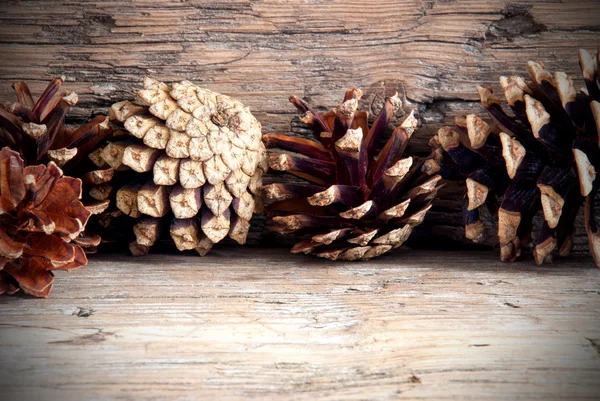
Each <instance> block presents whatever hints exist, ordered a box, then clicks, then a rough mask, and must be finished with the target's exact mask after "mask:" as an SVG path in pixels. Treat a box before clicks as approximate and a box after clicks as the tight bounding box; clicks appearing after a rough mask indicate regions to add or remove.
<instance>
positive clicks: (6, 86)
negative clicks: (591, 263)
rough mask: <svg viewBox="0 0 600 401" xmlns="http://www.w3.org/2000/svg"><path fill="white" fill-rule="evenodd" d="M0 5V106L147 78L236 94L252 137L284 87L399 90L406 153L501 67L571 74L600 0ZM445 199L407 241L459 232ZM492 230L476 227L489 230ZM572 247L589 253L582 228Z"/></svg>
mask: <svg viewBox="0 0 600 401" xmlns="http://www.w3.org/2000/svg"><path fill="white" fill-rule="evenodd" d="M2 5H3V7H2V12H1V13H0V54H1V57H0V101H9V100H12V96H13V95H12V90H11V88H10V85H11V83H12V82H14V81H16V80H22V79H24V80H27V81H28V82H30V83H32V84H33V85H32V86H33V87H34V89H35V90H36V91H37V92H39V91H41V90H42V88H43V86H44V85H45V83H46V81H47V80H48V79H49V78H51V77H52V76H54V75H65V76H66V77H67V79H68V80H69V81H70V82H69V85H68V87H69V88H71V89H72V90H75V91H76V92H78V93H79V94H80V95H81V97H80V99H81V101H80V103H79V105H78V106H77V108H76V110H75V113H74V114H73V116H74V117H75V118H78V119H83V118H86V117H88V116H90V115H91V114H93V113H105V112H106V109H107V107H108V106H109V105H110V104H112V103H113V102H116V101H119V100H123V99H128V98H131V95H132V93H133V92H134V91H135V90H136V89H137V88H139V86H140V83H141V79H142V78H143V77H144V76H145V75H150V76H152V77H155V78H158V79H161V80H164V81H169V82H170V81H178V80H182V79H189V80H193V81H195V82H197V83H199V84H200V85H203V86H206V87H208V88H210V89H212V90H215V91H219V92H223V93H226V94H230V95H233V96H235V97H237V98H239V99H240V100H241V101H242V102H243V103H245V104H246V105H248V106H250V108H251V110H252V111H253V113H254V114H255V115H256V116H257V117H258V119H259V120H260V121H261V123H262V124H263V127H264V132H266V133H287V132H289V131H290V129H291V126H292V125H294V124H292V121H293V119H294V118H295V117H296V112H295V109H294V108H293V107H292V106H291V105H290V104H289V103H288V100H287V99H288V96H289V95H291V94H294V95H297V96H300V97H303V98H305V99H307V100H309V101H310V102H311V103H312V104H313V105H315V106H318V107H319V108H323V109H325V108H329V107H332V106H334V105H336V104H338V102H339V101H340V100H341V97H342V96H343V93H344V90H345V89H347V88H351V87H353V86H358V87H361V88H362V89H363V90H364V91H365V94H366V96H365V98H364V101H363V107H364V108H365V109H368V110H370V111H372V112H377V111H378V110H379V107H380V106H381V104H382V101H383V99H384V97H385V96H388V95H391V94H392V93H393V92H394V91H398V92H400V95H401V98H402V99H403V100H404V109H405V111H408V110H410V109H416V110H417V111H418V117H419V119H420V121H421V122H422V127H421V128H420V130H419V131H418V133H417V134H416V136H415V137H414V138H413V140H412V142H411V145H410V147H409V149H408V151H409V152H411V153H413V154H426V153H427V152H428V147H427V142H428V140H429V138H430V137H431V135H432V134H433V133H434V132H435V131H436V130H437V129H438V128H439V127H440V126H441V125H442V124H450V123H451V122H452V120H453V118H454V116H455V115H460V114H465V113H472V112H476V113H481V109H480V107H479V105H478V104H477V102H476V101H477V99H478V98H477V94H476V91H475V86H476V85H478V84H483V85H492V86H494V87H496V88H498V85H497V80H498V77H499V76H500V75H501V74H505V75H506V74H526V62H527V61H528V60H540V61H544V62H545V65H546V67H547V68H548V69H549V70H552V71H553V70H564V71H565V72H567V73H569V74H571V75H572V76H573V77H576V78H578V77H579V76H580V71H579V67H578V63H577V49H578V48H580V47H583V48H586V49H587V50H590V51H595V50H596V46H597V44H598V43H599V42H600V23H599V21H600V2H598V0H584V1H579V0H576V1H575V0H563V1H560V0H539V1H499V0H485V1H482V0H396V1H376V2H375V1H372V2H371V1H364V0H361V1H337V0H334V1H331V0H327V1H318V0H310V1H280V0H278V1H274V0H267V1H243V0H240V1H236V0H233V1H231V0H221V1H197V0H129V1H71V0H37V1H36V0H31V1H3V2H2ZM400 114H401V113H400ZM398 117H400V116H398ZM297 125H298V124H296V126H297ZM268 180H269V179H267V181H268ZM457 193H458V192H457V187H456V186H454V185H450V186H449V188H448V189H447V190H446V191H444V192H442V193H441V195H440V200H439V201H438V202H437V204H436V206H435V208H434V209H433V210H432V212H430V214H429V216H428V218H429V219H428V220H427V222H426V224H425V225H424V228H423V229H422V230H421V231H420V232H417V234H416V235H415V236H414V237H413V238H415V237H418V236H419V234H420V236H421V238H422V237H423V236H425V237H427V236H428V235H430V234H431V233H433V234H435V235H438V236H442V237H449V238H461V237H462V231H463V230H462V228H461V225H462V221H461V217H460V214H459V209H460V208H459V202H457V200H458V199H460V198H461V195H460V194H458V195H457ZM263 227H264V223H263V222H262V221H260V219H259V221H258V223H257V224H255V226H254V233H253V234H252V235H251V240H252V241H251V242H252V243H256V242H257V240H262V242H263V243H264V242H266V241H268V242H273V241H271V239H272V238H271V237H270V236H268V235H264V231H263ZM494 231H495V230H494V228H493V226H489V227H488V232H489V234H490V238H495V235H494ZM582 234H583V233H582ZM576 248H577V249H586V248H587V244H586V239H585V236H583V235H582V236H579V237H577V240H576Z"/></svg>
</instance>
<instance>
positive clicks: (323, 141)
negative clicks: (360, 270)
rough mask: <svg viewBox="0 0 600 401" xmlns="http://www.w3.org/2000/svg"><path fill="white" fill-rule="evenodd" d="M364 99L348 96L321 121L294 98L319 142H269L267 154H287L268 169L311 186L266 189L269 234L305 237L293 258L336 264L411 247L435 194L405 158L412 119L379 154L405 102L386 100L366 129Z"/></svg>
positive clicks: (272, 138) (274, 138)
mask: <svg viewBox="0 0 600 401" xmlns="http://www.w3.org/2000/svg"><path fill="white" fill-rule="evenodd" d="M361 95H362V92H361V91H360V90H359V89H356V88H355V89H352V90H349V91H347V92H346V95H345V97H344V101H343V103H342V104H341V105H339V106H338V107H337V108H335V109H332V110H330V111H328V112H326V113H323V114H319V113H318V112H317V111H315V110H314V109H312V108H311V107H310V106H309V105H308V104H307V103H305V102H304V101H302V100H300V99H298V98H296V97H291V98H290V102H292V104H294V106H296V108H297V109H298V110H299V111H300V112H302V113H304V116H303V117H302V118H301V120H302V122H304V123H305V124H307V125H308V126H309V127H310V128H311V129H312V131H313V133H314V136H315V138H316V141H314V140H309V139H304V138H295V137H290V136H286V135H265V136H264V141H265V143H266V144H267V147H269V148H277V149H279V150H281V151H283V152H282V153H279V154H276V155H272V156H270V157H269V166H270V167H271V169H273V170H276V171H283V172H287V173H291V174H293V175H295V176H297V177H299V178H302V179H304V180H306V181H307V182H306V183H302V184H280V183H276V184H271V185H267V186H265V187H264V188H263V190H264V194H265V197H266V199H268V200H271V201H274V202H273V203H271V204H270V205H268V207H267V210H268V212H269V214H270V215H271V216H273V225H272V226H271V227H270V229H271V230H273V231H275V232H277V233H280V234H284V235H285V234H292V233H294V234H299V235H301V236H303V237H305V238H306V237H308V239H306V240H304V241H301V242H298V243H297V244H296V245H295V246H294V247H293V248H292V252H293V253H300V252H302V253H306V254H309V253H312V254H315V255H317V256H319V257H324V258H329V259H332V260H336V259H339V260H357V259H370V258H373V257H375V256H379V255H381V254H384V253H386V252H388V251H390V250H392V249H394V248H398V247H400V246H401V245H402V244H403V243H404V242H405V241H406V240H407V238H408V237H409V236H410V234H411V232H412V230H413V228H414V227H415V226H417V225H418V224H420V223H421V222H422V221H423V219H424V217H425V214H426V213H427V211H428V210H429V208H430V207H431V200H432V199H433V198H434V197H435V196H436V194H437V190H438V188H439V186H438V182H439V180H440V177H439V176H435V177H428V176H427V175H425V174H422V173H421V172H420V169H419V163H417V162H416V159H415V158H412V157H405V158H402V154H403V152H404V150H405V148H406V145H407V144H408V141H409V140H410V138H411V136H412V134H413V132H414V131H415V129H416V127H417V120H416V119H415V118H414V115H413V113H411V114H410V115H409V116H408V118H406V120H405V121H404V122H403V123H402V124H401V125H400V126H399V127H397V128H396V129H394V130H393V132H392V133H391V135H390V137H389V139H388V140H387V142H385V145H384V146H383V148H382V149H381V150H380V151H379V150H378V146H380V145H381V142H382V139H383V136H384V133H385V131H386V128H387V125H388V122H389V119H390V118H391V117H392V116H393V115H394V110H395V109H398V108H399V107H400V106H401V101H400V99H399V98H398V96H397V94H396V95H394V96H392V97H390V98H388V99H387V100H386V102H385V105H384V107H383V109H382V110H381V112H380V113H379V115H378V116H377V118H376V119H375V121H374V123H373V125H372V126H371V128H369V124H368V113H367V112H366V111H361V110H358V102H359V100H360V98H361ZM285 151H289V152H293V153H286V152H285Z"/></svg>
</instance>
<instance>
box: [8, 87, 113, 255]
mask: <svg viewBox="0 0 600 401" xmlns="http://www.w3.org/2000/svg"><path fill="white" fill-rule="evenodd" d="M63 83H64V78H60V77H55V78H53V79H52V80H51V81H50V83H49V84H48V86H47V87H46V89H45V90H44V92H43V93H42V94H41V95H40V97H39V98H38V100H37V101H34V100H33V97H32V95H31V92H30V90H29V87H28V86H27V84H26V83H25V82H17V83H15V84H14V85H13V88H14V90H15V93H16V96H17V102H16V103H13V104H10V105H7V106H5V107H3V106H0V143H2V145H4V146H8V147H10V148H11V149H13V150H15V151H17V152H18V153H20V154H21V157H22V158H23V159H24V162H25V165H27V166H30V165H37V164H40V163H41V164H47V163H49V162H54V163H55V164H56V165H57V166H58V167H60V168H61V170H62V171H64V173H65V174H66V175H69V176H72V177H76V178H81V180H82V181H83V186H84V189H83V198H84V199H83V201H84V204H85V206H86V207H87V208H88V209H89V211H90V212H92V213H93V214H94V215H102V214H103V213H104V212H105V211H107V209H108V207H109V204H110V195H111V191H112V186H111V184H110V183H109V182H110V181H111V180H112V178H113V175H114V170H113V169H112V168H110V167H108V166H107V165H106V164H105V163H104V162H103V161H102V160H101V159H100V158H99V157H98V155H99V152H100V151H101V149H102V145H103V144H104V143H105V141H106V140H107V139H108V138H110V137H112V136H113V131H112V130H111V129H110V127H109V125H108V117H106V116H96V117H94V118H92V119H91V120H90V121H89V122H87V123H86V124H84V125H82V126H79V127H77V128H75V129H71V128H69V127H68V126H67V125H66V118H67V115H68V112H69V110H70V109H71V108H72V107H73V106H74V105H75V104H76V103H77V101H78V96H77V94H76V93H74V92H69V91H66V90H64V88H63ZM104 217H105V216H103V217H102V218H104ZM92 220H93V221H94V223H96V220H95V219H92ZM99 234H102V231H101V228H100V227H99V225H98V224H93V229H91V230H87V231H86V232H84V233H81V235H80V236H79V237H78V238H75V239H74V241H75V242H77V243H78V244H80V245H82V246H84V247H86V252H88V253H90V252H94V251H95V249H96V246H97V245H98V244H99V243H100V241H101V237H100V235H99Z"/></svg>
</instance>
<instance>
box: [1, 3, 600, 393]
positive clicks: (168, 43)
mask: <svg viewBox="0 0 600 401" xmlns="http://www.w3.org/2000/svg"><path fill="white" fill-rule="evenodd" d="M1 6H2V7H1V8H0V101H2V102H4V101H10V100H12V90H11V89H10V85H11V83H12V82H14V81H17V80H23V79H24V80H27V81H28V82H29V83H31V84H32V87H33V89H34V90H35V91H36V92H38V93H39V91H41V90H42V89H43V87H44V86H45V83H46V82H47V80H48V79H49V78H51V77H52V76H54V75H65V76H66V77H67V79H68V80H69V82H68V87H69V88H71V89H72V90H74V91H76V92H78V93H79V94H80V103H79V104H78V106H77V107H76V109H75V110H74V114H73V116H74V118H75V120H83V119H84V118H87V117H89V116H90V115H91V114H94V113H103V112H105V111H106V109H107V107H108V106H109V105H110V104H111V103H112V102H115V101H118V100H122V99H125V98H130V97H131V95H132V93H133V91H135V90H136V89H137V88H139V85H140V82H141V79H142V77H143V76H144V75H151V76H153V77H155V78H158V79H161V80H165V81H177V80H181V79H189V80H193V81H195V82H197V83H199V84H201V85H203V86H206V87H208V88H210V89H212V90H216V91H219V92H223V93H226V94H230V95H234V96H236V97H238V98H239V99H240V100H241V101H243V102H244V103H245V104H247V105H248V106H250V108H251V109H252V111H253V112H254V113H255V114H256V116H257V117H258V119H259V120H260V121H261V123H262V124H263V126H264V132H267V133H285V132H289V131H290V130H296V128H297V126H298V124H297V120H296V119H295V117H296V113H295V110H294V109H293V107H292V106H291V105H290V104H289V103H288V101H287V98H288V96H289V95H291V94H294V95H298V96H301V97H304V98H305V99H308V100H310V102H311V103H312V104H314V105H316V106H318V107H320V108H328V107H331V106H334V105H336V104H337V103H338V102H339V101H340V98H341V97H342V94H343V93H344V90H345V89H346V88H350V87H353V86H359V87H361V88H362V89H363V90H364V91H365V98H364V101H363V107H364V108H366V109H368V110H370V111H375V112H376V111H377V110H378V108H379V107H380V106H381V103H382V101H383V98H384V97H385V96H387V95H391V94H392V93H393V92H394V91H399V92H400V94H401V97H402V99H403V101H404V105H405V106H404V108H405V111H408V110H409V109H411V108H414V109H416V110H417V111H418V116H419V118H420V120H421V122H422V127H421V128H420V129H419V131H418V133H417V134H416V136H415V137H414V139H413V141H412V143H411V146H410V148H409V151H410V152H412V153H416V154H426V153H427V152H428V149H427V142H428V140H429V138H430V136H431V135H432V134H433V133H434V132H435V131H436V130H437V128H438V127H439V126H440V125H442V124H444V123H451V121H452V120H453V118H454V116H455V115H459V114H465V113H470V112H473V111H475V112H477V113H481V109H480V108H479V106H478V103H477V102H476V101H477V95H476V92H475V85H477V84H483V85H492V86H494V87H495V88H498V85H497V78H498V76H499V75H501V74H525V73H526V67H525V64H526V62H527V60H529V59H533V60H543V61H544V62H545V64H546V67H547V68H548V69H550V70H564V71H566V72H567V73H569V74H571V75H573V76H574V77H579V68H578V65H577V58H576V53H577V49H578V48H579V47H583V48H586V49H588V50H590V51H595V48H596V45H597V43H598V42H600V25H599V24H600V23H599V21H600V2H598V1H597V0H588V1H576V0H573V1H570V0H563V1H560V0H540V1H497V0H485V1H484V0H456V1H454V0H437V1H432V0H398V1H365V0H360V1H335V0H323V1H310V0H308V1H302V2H300V1H283V0H279V1H242V0H240V1H194V0H189V1H180V0H135V1H133V0H130V1H116V0H115V1H71V0H33V1H2V2H1ZM398 117H400V116H398ZM459 198H460V196H457V195H456V188H454V189H452V187H450V188H449V190H448V191H446V192H445V193H444V194H442V197H441V199H440V201H439V202H438V203H437V205H436V210H435V211H433V212H431V213H430V214H429V217H430V221H433V220H435V221H436V225H435V226H432V224H429V226H426V227H425V229H424V230H423V231H422V232H421V234H420V235H421V236H425V237H426V238H430V237H427V235H428V234H430V233H431V232H433V233H434V234H437V235H441V236H448V237H455V236H456V235H457V234H460V229H457V227H458V226H460V216H459V215H458V213H457V202H456V200H457V199H459ZM259 220H260V219H259ZM255 227H256V230H258V231H257V232H255V234H254V236H253V239H254V243H256V242H257V241H256V240H257V239H262V240H263V242H264V241H268V240H269V239H271V237H269V236H265V235H263V234H262V233H261V232H259V231H260V229H261V227H262V222H260V221H259V224H257V225H256V226H255ZM432 242H433V241H431V240H430V239H429V243H432ZM439 244H440V242H435V243H434V245H435V246H439ZM577 244H578V248H580V249H584V248H586V245H585V239H584V238H583V237H578V243H577ZM270 245H272V244H270ZM410 256H411V257H410V258H408V257H407V254H406V251H405V250H399V251H398V252H396V253H394V254H393V255H391V256H386V257H383V258H381V259H378V260H377V261H376V262H367V263H358V264H356V263H355V264H350V263H337V264H330V263H327V262H326V261H322V260H316V259H314V258H308V257H304V256H295V257H294V258H292V257H290V256H289V254H288V253H287V252H286V251H284V250H256V249H249V250H248V249H244V250H240V249H237V250H232V249H227V250H225V249H223V248H220V249H217V250H215V251H214V252H213V253H211V254H209V256H207V257H206V258H204V259H199V258H197V257H185V256H180V257H178V258H173V257H170V256H162V255H158V256H157V255H151V256H146V257H145V258H142V259H132V258H123V257H111V256H100V257H96V258H94V259H93V260H92V261H91V262H90V265H89V266H87V267H84V268H81V269H79V270H76V271H74V272H71V273H65V272H58V274H57V280H56V285H55V288H54V291H53V294H52V296H51V298H50V299H47V300H40V299H31V298H28V297H23V296H17V297H1V298H0V399H17V398H18V399H24V400H29V399H34V400H36V401H39V400H65V401H67V400H82V399H86V400H88V399H89V400H106V399H123V400H136V401H137V400H141V399H149V400H150V399H166V398H173V399H181V400H186V399H249V398H253V399H275V400H280V399H295V400H313V399H327V400H338V399H342V398H344V399H355V400H364V399H378V400H392V399H399V398H401V399H414V400H418V399H425V398H428V397H429V398H433V399H440V400H441V399H445V400H459V399H473V400H480V399H498V400H500V399H505V400H506V399H516V398H519V399H532V400H552V399H559V398H563V399H565V398H568V399H571V400H575V399H581V400H592V399H597V398H598V394H600V384H599V383H600V382H599V380H598V378H599V377H600V324H599V322H600V311H599V308H598V305H599V301H600V271H599V270H598V269H594V268H593V267H592V265H593V264H592V262H591V258H589V256H586V257H575V258H574V259H570V261H569V263H561V264H557V265H555V266H545V267H541V268H534V267H533V266H532V265H531V264H530V263H527V262H521V263H517V264H512V265H507V264H501V263H499V262H498V261H497V255H495V254H494V253H493V252H487V253H468V254H465V253H440V252H434V253H432V252H429V251H415V252H413V253H411V255H410Z"/></svg>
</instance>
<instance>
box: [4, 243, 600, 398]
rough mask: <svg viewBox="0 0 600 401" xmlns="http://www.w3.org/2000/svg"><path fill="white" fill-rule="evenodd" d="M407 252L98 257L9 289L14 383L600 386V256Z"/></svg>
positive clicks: (272, 392)
mask: <svg viewBox="0 0 600 401" xmlns="http://www.w3.org/2000/svg"><path fill="white" fill-rule="evenodd" d="M410 256H411V257H410V258H408V257H407V255H406V253H404V252H400V253H397V254H395V256H391V257H382V258H381V259H380V260H379V261H378V262H377V263H376V264H375V263H372V262H364V263H347V264H344V263H338V264H335V265H332V264H329V263H327V262H324V261H322V260H317V259H316V258H309V257H301V256H298V257H294V258H290V257H289V255H288V254H287V253H286V252H285V251H283V250H276V251H273V250H271V251H264V250H250V251H248V250H237V251H235V250H234V251H232V250H231V249H228V250H227V252H224V251H220V250H219V249H217V250H215V251H214V252H213V253H211V254H209V256H207V257H205V258H204V259H201V263H199V259H198V258H197V257H184V256H180V257H178V258H173V257H169V256H151V257H150V256H146V257H144V258H142V259H132V258H122V257H107V256H104V257H101V258H96V259H94V260H93V261H92V262H91V263H90V265H89V266H87V267H84V268H81V269H79V270H76V271H73V272H70V273H65V272H58V274H57V276H58V277H57V280H56V284H55V288H54V291H53V294H52V297H51V298H49V299H46V300H43V299H31V298H24V297H17V298H14V297H13V298H9V297H2V298H0V322H1V323H0V388H2V397H0V398H2V399H7V400H8V399H24V400H30V399H35V400H65V401H68V400H82V399H85V400H105V399H121V400H142V399H166V398H169V399H207V400H213V399H214V400H217V399H218V400H225V399H274V400H280V399H294V400H314V399H324V400H339V399H355V400H359V399H360V400H365V399H378V400H391V399H399V398H400V399H406V400H416V399H423V398H426V397H428V399H436V400H441V399H446V400H455V399H474V400H481V399H486V400H491V399H517V398H518V399H523V400H529V399H538V400H552V399H559V398H562V399H569V400H584V399H590V400H591V399H597V396H598V394H600V381H598V377H599V375H600V323H599V322H600V311H599V309H598V304H599V301H600V270H598V269H596V268H593V267H591V263H590V262H589V261H588V260H587V259H584V260H583V261H582V259H577V260H576V261H575V262H574V263H572V264H571V265H570V267H567V268H564V267H563V268H558V267H553V266H550V267H542V268H540V267H535V266H534V265H532V264H528V263H518V264H502V263H500V262H498V261H497V260H496V258H495V257H494V255H492V254H490V253H484V254H481V253H474V254H469V255H465V254H464V253H458V252H452V253H439V252H438V253H430V252H424V251H416V252H414V253H412V254H411V255H410Z"/></svg>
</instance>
